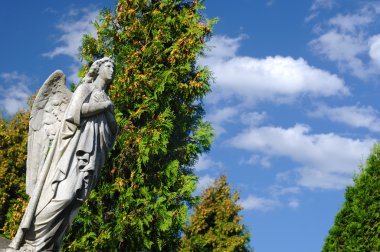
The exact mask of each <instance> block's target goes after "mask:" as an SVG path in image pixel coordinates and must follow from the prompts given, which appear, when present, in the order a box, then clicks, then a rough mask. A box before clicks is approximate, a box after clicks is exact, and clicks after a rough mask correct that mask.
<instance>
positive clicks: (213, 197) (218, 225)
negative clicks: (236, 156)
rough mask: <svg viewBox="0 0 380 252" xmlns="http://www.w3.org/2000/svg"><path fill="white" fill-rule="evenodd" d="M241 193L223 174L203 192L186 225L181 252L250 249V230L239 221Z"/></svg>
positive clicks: (240, 218)
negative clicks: (234, 190) (236, 190)
mask: <svg viewBox="0 0 380 252" xmlns="http://www.w3.org/2000/svg"><path fill="white" fill-rule="evenodd" d="M238 200H239V193H238V192H235V193H232V192H231V188H230V186H229V185H228V183H227V177H226V176H221V177H219V178H218V179H217V180H215V182H214V184H213V185H211V186H210V187H208V188H207V189H206V190H205V191H204V192H203V194H202V198H201V201H200V203H199V204H198V205H197V206H196V208H195V211H194V214H193V215H192V216H191V217H190V224H189V225H188V226H187V227H186V228H185V235H184V237H183V238H182V248H181V251H183V252H185V251H194V252H195V251H205V252H207V251H215V252H216V251H226V252H228V251H231V252H232V251H250V249H249V247H248V242H249V233H248V232H247V231H246V229H245V227H244V225H243V224H242V223H241V222H240V221H241V220H242V216H241V215H239V211H241V210H242V207H241V206H240V205H238V204H237V201H238Z"/></svg>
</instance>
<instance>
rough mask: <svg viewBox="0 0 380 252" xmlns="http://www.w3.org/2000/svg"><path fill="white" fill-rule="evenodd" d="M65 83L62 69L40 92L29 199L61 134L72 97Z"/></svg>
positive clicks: (32, 129)
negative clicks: (56, 136)
mask: <svg viewBox="0 0 380 252" xmlns="http://www.w3.org/2000/svg"><path fill="white" fill-rule="evenodd" d="M65 84H66V77H65V75H64V73H63V72H62V71H60V70H57V71H55V72H54V73H52V74H51V75H50V76H49V78H48V79H47V80H46V81H45V83H44V84H43V85H42V87H41V88H40V90H39V91H38V93H37V96H36V98H35V100H34V103H33V106H32V111H31V113H30V121H29V135H28V157H27V165H26V193H27V194H28V195H29V196H32V193H33V190H34V187H35V185H36V182H37V179H38V174H39V172H40V169H41V168H42V167H43V164H44V162H45V159H46V156H47V154H48V150H49V146H50V144H51V143H52V141H53V139H54V137H55V135H56V134H57V133H58V131H59V128H60V125H61V121H62V118H63V116H64V113H65V111H66V108H67V106H68V104H69V102H70V99H71V96H72V92H70V90H69V89H68V88H67V87H66V85H65Z"/></svg>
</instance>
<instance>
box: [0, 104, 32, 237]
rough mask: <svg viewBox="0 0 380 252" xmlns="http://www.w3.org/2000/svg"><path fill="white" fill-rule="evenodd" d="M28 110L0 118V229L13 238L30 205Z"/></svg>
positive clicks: (6, 235)
mask: <svg viewBox="0 0 380 252" xmlns="http://www.w3.org/2000/svg"><path fill="white" fill-rule="evenodd" d="M28 122H29V113H27V112H25V111H21V112H18V113H17V114H16V115H15V116H14V117H13V118H12V119H11V120H10V121H9V122H7V121H6V120H5V119H4V118H0V231H1V233H2V234H3V235H4V236H5V237H7V238H9V239H10V238H12V236H14V235H15V234H16V230H17V228H18V225H19V223H20V221H21V217H22V214H23V212H24V210H25V208H26V205H27V195H26V193H25V172H26V144H27V142H28V126H29V123H28Z"/></svg>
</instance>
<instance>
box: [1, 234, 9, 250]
mask: <svg viewBox="0 0 380 252" xmlns="http://www.w3.org/2000/svg"><path fill="white" fill-rule="evenodd" d="M10 243H11V241H10V240H8V239H6V238H4V237H1V236H0V252H5V251H6V250H7V248H8V245H9V244H10Z"/></svg>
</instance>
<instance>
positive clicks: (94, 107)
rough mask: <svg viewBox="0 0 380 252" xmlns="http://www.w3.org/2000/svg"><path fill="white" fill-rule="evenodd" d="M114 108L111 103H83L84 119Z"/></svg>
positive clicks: (82, 113) (82, 112)
mask: <svg viewBox="0 0 380 252" xmlns="http://www.w3.org/2000/svg"><path fill="white" fill-rule="evenodd" d="M111 107H112V102H111V101H104V102H91V103H83V105H82V108H81V115H82V116H83V117H89V116H94V115H97V114H99V113H102V112H104V111H105V110H108V109H110V108H111Z"/></svg>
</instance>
